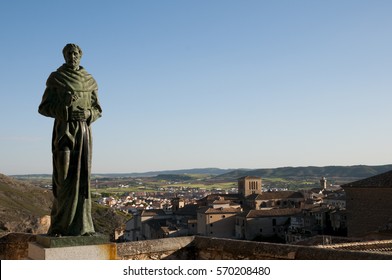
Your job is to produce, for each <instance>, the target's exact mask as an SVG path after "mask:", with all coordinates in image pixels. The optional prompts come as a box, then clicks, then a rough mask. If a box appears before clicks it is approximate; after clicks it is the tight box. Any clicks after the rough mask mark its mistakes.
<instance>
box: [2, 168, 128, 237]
mask: <svg viewBox="0 0 392 280" xmlns="http://www.w3.org/2000/svg"><path fill="white" fill-rule="evenodd" d="M52 201H53V195H52V191H51V190H47V189H43V188H40V187H37V186H34V185H32V184H30V183H27V182H25V181H20V180H16V179H13V178H10V177H8V176H5V175H3V174H0V236H2V235H5V234H7V233H10V232H26V233H35V234H41V233H46V232H47V230H48V227H49V225H50V217H49V215H50V209H51V206H52ZM92 211H93V213H92V215H93V221H94V225H95V228H96V231H97V232H100V233H104V234H109V235H111V234H112V233H113V232H114V229H115V228H118V227H121V226H122V225H123V224H124V223H125V221H126V220H128V219H130V218H131V216H130V215H125V214H123V213H118V212H117V211H114V210H112V209H110V208H107V207H103V206H99V205H97V204H96V203H94V205H93V210H92Z"/></svg>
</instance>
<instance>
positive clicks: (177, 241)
mask: <svg viewBox="0 0 392 280" xmlns="http://www.w3.org/2000/svg"><path fill="white" fill-rule="evenodd" d="M193 241H194V237H193V236H185V237H173V238H163V239H154V240H142V241H134V242H125V243H118V244H117V256H118V258H119V259H122V260H164V259H166V260H194V259H195V247H194V245H193Z"/></svg>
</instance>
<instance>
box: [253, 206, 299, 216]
mask: <svg viewBox="0 0 392 280" xmlns="http://www.w3.org/2000/svg"><path fill="white" fill-rule="evenodd" d="M300 212H301V209H299V208H282V209H269V210H250V211H249V212H248V214H247V215H246V217H247V218H264V217H279V216H280V217H282V216H293V215H296V214H299V213H300Z"/></svg>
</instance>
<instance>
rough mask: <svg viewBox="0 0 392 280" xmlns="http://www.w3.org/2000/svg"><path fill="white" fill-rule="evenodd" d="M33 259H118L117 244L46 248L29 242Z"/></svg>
mask: <svg viewBox="0 0 392 280" xmlns="http://www.w3.org/2000/svg"><path fill="white" fill-rule="evenodd" d="M28 258H29V259H31V260H116V259H117V247H116V244H114V243H112V244H101V245H87V246H72V247H58V248H44V247H42V246H41V245H40V244H38V243H36V242H34V243H33V242H31V243H29V252H28Z"/></svg>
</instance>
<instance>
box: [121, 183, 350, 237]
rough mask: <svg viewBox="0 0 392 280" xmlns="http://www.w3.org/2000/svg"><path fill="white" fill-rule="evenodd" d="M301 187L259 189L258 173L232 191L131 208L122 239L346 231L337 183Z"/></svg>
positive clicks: (336, 233) (343, 199)
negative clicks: (294, 189) (295, 188)
mask: <svg viewBox="0 0 392 280" xmlns="http://www.w3.org/2000/svg"><path fill="white" fill-rule="evenodd" d="M320 183H321V186H320V188H316V189H312V190H307V191H263V189H262V180H261V178H260V177H251V176H247V177H243V178H240V179H239V180H238V192H237V193H219V194H215V193H210V194H208V195H206V196H204V197H203V198H201V199H198V200H189V199H187V198H184V197H178V196H177V197H173V198H171V199H170V201H169V200H166V201H164V203H156V204H154V203H150V202H147V204H148V205H150V206H151V207H149V208H146V207H144V208H143V209H139V210H135V211H133V218H132V219H130V220H129V221H128V222H127V223H126V225H125V227H124V228H123V229H122V232H121V233H119V236H121V239H122V240H123V241H137V240H147V239H158V238H165V237H178V236H187V235H201V236H208V237H218V238H231V239H242V240H244V239H245V240H266V241H268V240H273V241H277V242H287V243H292V242H296V241H298V240H301V239H305V238H307V237H310V236H314V235H319V234H329V235H346V233H347V220H346V219H347V217H346V210H345V192H344V190H343V189H342V188H341V187H340V186H328V185H327V181H326V179H325V178H323V179H322V180H320Z"/></svg>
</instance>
